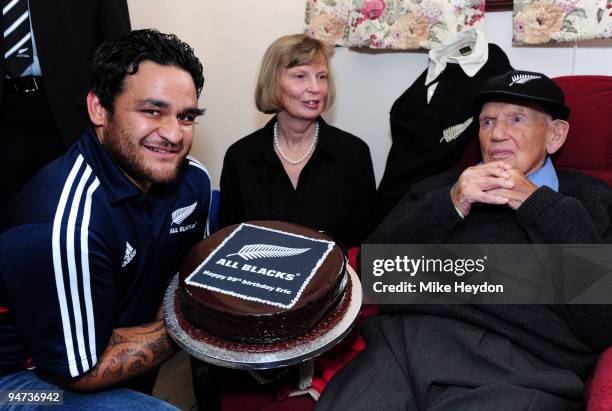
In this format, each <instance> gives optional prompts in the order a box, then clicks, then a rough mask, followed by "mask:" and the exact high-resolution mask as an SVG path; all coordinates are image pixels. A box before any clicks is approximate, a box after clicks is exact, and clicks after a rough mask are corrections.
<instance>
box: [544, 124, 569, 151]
mask: <svg viewBox="0 0 612 411" xmlns="http://www.w3.org/2000/svg"><path fill="white" fill-rule="evenodd" d="M568 132H569V123H568V122H567V121H565V120H560V119H556V120H553V122H552V125H551V130H550V133H551V134H550V136H549V138H548V143H547V144H546V151H547V152H548V154H554V153H556V152H557V150H559V149H560V148H561V146H562V145H563V143H565V139H566V138H567V133H568Z"/></svg>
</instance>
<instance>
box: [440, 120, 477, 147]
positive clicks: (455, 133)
mask: <svg viewBox="0 0 612 411" xmlns="http://www.w3.org/2000/svg"><path fill="white" fill-rule="evenodd" d="M472 121H474V118H473V117H470V118H468V119H467V120H465V121H464V122H463V123H461V124H455V125H454V126H450V127H447V128H445V129H444V131H442V138H441V139H440V141H439V142H440V143H441V142H443V141H446V142H447V143H450V142H451V141H453V140H455V139H456V138H457V137H459V136H460V135H461V133H463V132H464V131H465V130H467V128H468V127H469V126H470V124H472Z"/></svg>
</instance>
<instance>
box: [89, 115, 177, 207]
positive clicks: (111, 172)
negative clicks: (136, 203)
mask: <svg viewBox="0 0 612 411" xmlns="http://www.w3.org/2000/svg"><path fill="white" fill-rule="evenodd" d="M78 144H79V148H80V151H81V152H82V153H83V156H84V157H85V159H86V160H87V163H88V164H89V166H90V167H91V168H92V170H93V171H94V174H95V175H96V176H97V177H98V179H99V180H100V184H101V185H102V187H103V188H104V191H105V192H106V194H107V196H108V199H109V201H110V202H111V203H112V204H114V203H117V202H120V201H123V200H127V199H129V198H132V197H136V196H141V195H144V194H145V193H143V192H142V191H141V190H140V189H139V188H138V187H136V186H135V185H134V183H132V182H131V181H130V180H129V179H128V178H127V177H126V175H125V174H124V173H123V171H121V169H120V168H119V167H118V166H117V164H116V163H115V162H114V161H113V160H112V159H111V158H110V156H109V155H108V153H107V152H106V150H105V149H104V146H102V144H101V143H100V140H98V136H97V135H96V133H95V131H94V129H93V128H92V127H89V128H87V130H85V132H84V133H83V135H82V136H81V138H80V140H79V142H78ZM168 188H169V187H168ZM157 191H159V190H158V187H155V186H152V187H151V190H149V194H152V193H155V192H157ZM162 191H166V186H164V189H163V190H162Z"/></svg>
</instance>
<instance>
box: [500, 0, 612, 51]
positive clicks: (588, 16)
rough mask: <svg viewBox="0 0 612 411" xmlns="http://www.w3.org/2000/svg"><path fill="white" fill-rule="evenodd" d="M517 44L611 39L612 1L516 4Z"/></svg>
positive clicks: (520, 0) (521, 0) (555, 0)
mask: <svg viewBox="0 0 612 411" xmlns="http://www.w3.org/2000/svg"><path fill="white" fill-rule="evenodd" d="M512 38H513V42H514V44H541V43H548V42H551V41H559V42H561V41H578V40H589V39H596V38H612V0H514V13H513V37H512Z"/></svg>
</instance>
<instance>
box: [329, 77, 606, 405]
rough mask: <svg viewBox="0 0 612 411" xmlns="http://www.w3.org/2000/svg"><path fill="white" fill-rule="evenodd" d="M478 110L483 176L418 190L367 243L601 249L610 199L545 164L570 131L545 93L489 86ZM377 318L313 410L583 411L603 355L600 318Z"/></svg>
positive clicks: (530, 82) (522, 310)
mask: <svg viewBox="0 0 612 411" xmlns="http://www.w3.org/2000/svg"><path fill="white" fill-rule="evenodd" d="M476 110H477V111H476V112H477V113H478V120H479V122H480V132H479V137H480V147H481V152H482V158H483V162H482V163H481V164H479V165H476V166H474V167H470V168H468V169H466V170H465V171H463V172H461V173H460V172H457V171H451V172H447V173H444V174H441V175H438V176H434V177H432V178H429V179H427V180H424V181H422V182H420V183H419V184H416V185H415V186H414V187H413V188H412V189H411V191H410V192H409V193H408V194H407V195H406V196H405V197H404V199H403V200H402V201H401V202H400V204H399V205H398V206H397V207H396V208H395V209H394V211H393V212H392V213H391V214H390V215H389V216H388V217H387V218H386V220H385V221H384V222H383V223H382V225H381V226H380V227H379V228H378V229H377V230H376V231H375V232H374V233H373V234H372V236H371V237H370V238H369V239H368V242H369V243H406V244H411V243H412V244H414V243H481V244H487V243H498V244H508V243H515V244H517V243H522V244H528V243H533V244H535V243H559V244H571V243H588V244H592V243H602V242H609V240H610V235H611V230H610V224H611V222H612V219H611V217H612V215H611V213H612V189H610V187H609V186H608V185H607V184H606V183H604V182H601V181H599V180H596V179H594V178H591V177H587V176H584V175H581V174H578V173H573V172H567V171H561V170H555V168H554V166H553V164H552V162H551V160H550V157H549V155H551V154H553V153H555V152H556V151H557V150H559V148H560V147H561V146H562V145H563V143H564V141H565V138H566V136H567V132H568V129H569V125H568V123H567V118H568V115H569V109H568V108H567V107H566V106H565V103H564V96H563V93H562V91H561V90H560V89H559V88H558V87H557V86H556V84H555V83H554V82H553V81H552V80H551V79H549V78H548V77H546V76H545V75H543V74H541V73H532V72H524V71H511V72H508V73H506V74H503V75H501V76H498V77H495V78H493V79H491V80H489V81H488V82H486V83H485V84H484V86H483V89H482V90H481V92H480V93H479V95H478V97H477V100H476ZM585 144H588V142H585ZM382 309H383V312H384V314H383V315H380V316H378V317H375V318H374V319H372V320H370V321H368V322H366V323H365V324H364V327H363V333H364V336H365V338H366V340H367V347H366V349H365V350H364V351H363V352H362V353H360V355H359V356H358V357H357V358H356V359H355V360H354V361H353V362H351V363H350V364H349V365H348V366H347V367H346V368H345V369H343V370H342V371H341V372H340V373H339V374H338V375H337V376H336V377H335V378H334V379H333V380H332V382H331V384H330V386H329V387H328V388H327V389H326V391H325V392H324V395H323V397H322V398H321V400H320V401H319V403H318V408H319V409H340V408H341V407H343V408H345V409H410V410H412V409H415V410H417V409H436V410H458V409H459V410H461V409H465V410H473V409H483V410H488V409H496V410H506V409H507V410H552V409H554V410H562V409H580V408H581V400H582V394H583V380H584V379H585V378H586V377H587V376H588V374H589V373H590V372H591V371H592V369H593V366H594V365H595V362H596V360H597V357H598V354H599V353H600V352H601V351H603V350H604V349H605V348H606V347H608V346H610V345H612V308H611V307H609V306H578V305H566V306H561V305H556V306H553V305H425V306H417V305H404V306H399V307H397V306H395V307H384V306H383V307H382Z"/></svg>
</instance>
